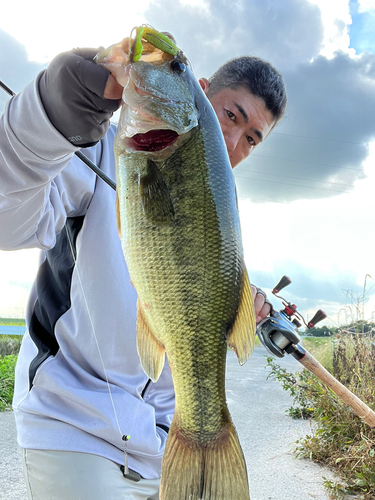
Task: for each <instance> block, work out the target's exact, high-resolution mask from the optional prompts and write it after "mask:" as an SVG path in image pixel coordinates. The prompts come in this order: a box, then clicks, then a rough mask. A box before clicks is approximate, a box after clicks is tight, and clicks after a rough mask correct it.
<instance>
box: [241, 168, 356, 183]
mask: <svg viewBox="0 0 375 500" xmlns="http://www.w3.org/2000/svg"><path fill="white" fill-rule="evenodd" d="M236 172H251V173H254V174H258V175H272V176H274V177H282V178H284V177H287V178H288V179H298V180H300V181H309V182H319V183H321V184H335V185H337V186H348V187H354V184H344V183H341V182H333V181H332V182H330V181H316V180H314V179H307V178H306V177H295V176H293V175H284V174H272V173H271V172H258V170H248V169H246V168H238V167H237V168H236V170H235V173H236ZM249 179H251V177H249Z"/></svg>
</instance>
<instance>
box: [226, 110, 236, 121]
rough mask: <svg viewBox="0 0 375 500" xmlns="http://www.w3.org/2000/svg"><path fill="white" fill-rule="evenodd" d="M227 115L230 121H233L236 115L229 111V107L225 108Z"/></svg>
mask: <svg viewBox="0 0 375 500" xmlns="http://www.w3.org/2000/svg"><path fill="white" fill-rule="evenodd" d="M227 115H228V118H229V119H230V120H232V121H234V120H235V119H236V115H234V114H233V113H232V111H229V109H227Z"/></svg>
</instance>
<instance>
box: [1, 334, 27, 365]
mask: <svg viewBox="0 0 375 500" xmlns="http://www.w3.org/2000/svg"><path fill="white" fill-rule="evenodd" d="M22 338H23V337H22V335H0V359H1V358H4V357H5V356H9V355H12V354H18V352H19V350H20V347H21V342H22Z"/></svg>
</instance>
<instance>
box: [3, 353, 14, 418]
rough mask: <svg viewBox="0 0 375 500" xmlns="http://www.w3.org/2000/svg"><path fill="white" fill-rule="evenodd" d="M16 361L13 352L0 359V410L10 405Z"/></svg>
mask: <svg viewBox="0 0 375 500" xmlns="http://www.w3.org/2000/svg"><path fill="white" fill-rule="evenodd" d="M16 361H17V356H16V355H15V354H12V355H10V356H5V357H4V358H2V359H0V411H4V410H8V409H10V408H11V406H12V399H13V387H14V370H15V367H16Z"/></svg>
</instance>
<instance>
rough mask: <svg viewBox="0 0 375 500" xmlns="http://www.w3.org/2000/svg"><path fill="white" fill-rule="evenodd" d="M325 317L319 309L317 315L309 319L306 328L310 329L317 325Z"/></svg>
mask: <svg viewBox="0 0 375 500" xmlns="http://www.w3.org/2000/svg"><path fill="white" fill-rule="evenodd" d="M326 317H327V315H326V313H325V312H324V311H322V310H321V309H319V311H318V312H317V313H315V316H314V317H313V318H311V320H310V321H309V324H308V325H307V328H312V327H313V326H315V325H316V324H317V323H319V321H322V319H324V318H326Z"/></svg>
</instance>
